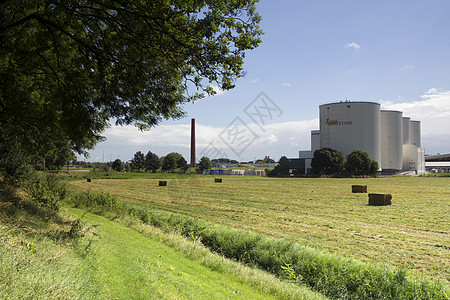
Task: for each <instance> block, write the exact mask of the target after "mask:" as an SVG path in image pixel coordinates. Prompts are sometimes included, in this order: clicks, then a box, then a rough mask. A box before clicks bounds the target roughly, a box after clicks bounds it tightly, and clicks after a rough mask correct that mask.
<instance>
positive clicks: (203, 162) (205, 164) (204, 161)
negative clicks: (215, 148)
mask: <svg viewBox="0 0 450 300" xmlns="http://www.w3.org/2000/svg"><path fill="white" fill-rule="evenodd" d="M197 166H198V168H199V169H200V170H209V169H212V167H213V164H212V163H211V161H210V160H209V158H208V157H206V156H202V158H200V162H199V163H198V165H197Z"/></svg>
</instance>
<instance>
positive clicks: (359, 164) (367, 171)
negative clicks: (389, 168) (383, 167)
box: [345, 150, 378, 175]
mask: <svg viewBox="0 0 450 300" xmlns="http://www.w3.org/2000/svg"><path fill="white" fill-rule="evenodd" d="M345 169H346V171H347V173H348V174H349V175H374V174H376V172H377V170H378V162H377V161H375V160H372V159H371V158H370V156H369V154H368V153H367V152H364V151H361V150H353V151H352V152H351V153H350V154H349V155H347V160H346V163H345Z"/></svg>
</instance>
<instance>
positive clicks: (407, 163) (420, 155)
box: [403, 145, 425, 174]
mask: <svg viewBox="0 0 450 300" xmlns="http://www.w3.org/2000/svg"><path fill="white" fill-rule="evenodd" d="M403 170H404V171H414V170H415V171H417V173H418V174H422V173H424V172H425V149H423V148H417V147H415V146H414V145H403Z"/></svg>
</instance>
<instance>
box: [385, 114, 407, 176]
mask: <svg viewBox="0 0 450 300" xmlns="http://www.w3.org/2000/svg"><path fill="white" fill-rule="evenodd" d="M402 167H403V118H402V112H400V111H394V110H382V111H381V169H383V170H389V171H399V170H401V169H402Z"/></svg>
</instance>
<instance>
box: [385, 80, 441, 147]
mask: <svg viewBox="0 0 450 300" xmlns="http://www.w3.org/2000/svg"><path fill="white" fill-rule="evenodd" d="M420 98H421V99H420V100H417V101H412V102H402V103H392V102H389V101H382V109H391V110H398V111H402V112H403V116H404V117H410V118H411V120H417V121H420V123H421V134H422V147H424V148H425V151H426V153H437V152H440V153H445V152H450V91H445V90H439V89H436V88H432V89H429V90H428V91H427V92H426V93H425V94H424V95H422V96H421V97H420Z"/></svg>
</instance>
